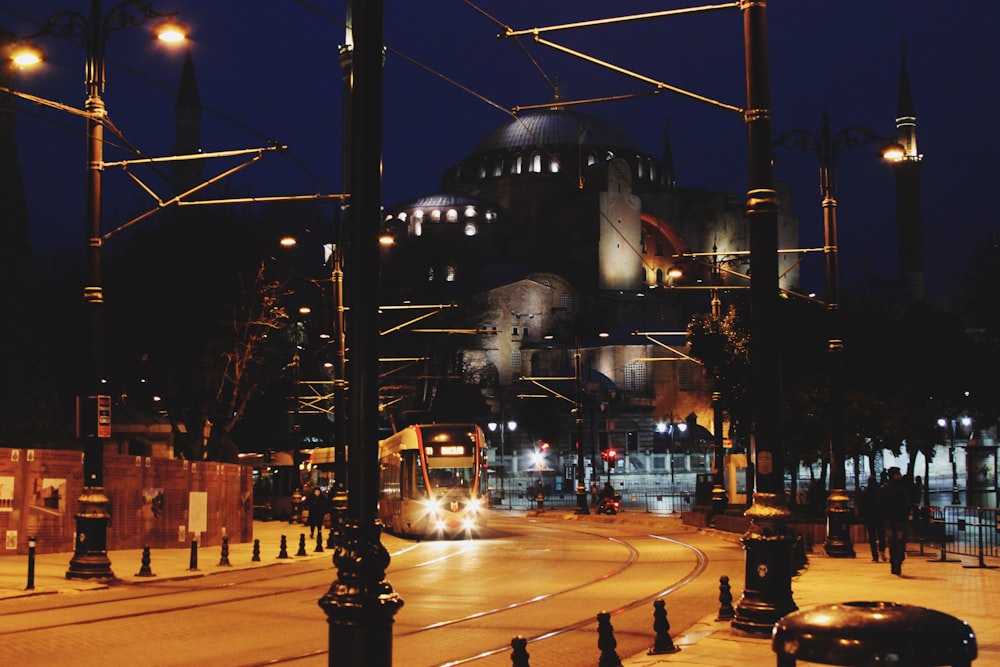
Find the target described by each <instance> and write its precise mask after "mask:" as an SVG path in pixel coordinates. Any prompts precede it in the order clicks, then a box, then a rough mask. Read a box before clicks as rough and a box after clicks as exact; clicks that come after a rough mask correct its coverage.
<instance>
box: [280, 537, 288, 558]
mask: <svg viewBox="0 0 1000 667" xmlns="http://www.w3.org/2000/svg"><path fill="white" fill-rule="evenodd" d="M278 558H288V538H286V537H285V536H284V535H282V536H281V551H279V552H278Z"/></svg>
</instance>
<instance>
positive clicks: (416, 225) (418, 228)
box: [413, 216, 424, 236]
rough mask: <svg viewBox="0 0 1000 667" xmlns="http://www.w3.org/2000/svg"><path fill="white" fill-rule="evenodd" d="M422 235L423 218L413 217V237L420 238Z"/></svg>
mask: <svg viewBox="0 0 1000 667" xmlns="http://www.w3.org/2000/svg"><path fill="white" fill-rule="evenodd" d="M423 233H424V223H423V218H418V217H416V216H414V218H413V235H414V236H421V235H422V234H423Z"/></svg>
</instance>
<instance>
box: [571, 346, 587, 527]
mask: <svg viewBox="0 0 1000 667" xmlns="http://www.w3.org/2000/svg"><path fill="white" fill-rule="evenodd" d="M580 361H581V360H580V339H579V338H577V340H576V355H575V357H574V364H573V366H574V371H575V373H576V406H575V407H574V413H575V414H574V416H575V417H576V513H577V514H590V510H588V509H587V486H586V484H585V482H584V478H583V472H584V471H583V378H582V377H581V369H580Z"/></svg>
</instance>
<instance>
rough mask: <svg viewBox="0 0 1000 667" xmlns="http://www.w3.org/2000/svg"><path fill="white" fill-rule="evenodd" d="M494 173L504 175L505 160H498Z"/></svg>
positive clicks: (494, 166)
mask: <svg viewBox="0 0 1000 667" xmlns="http://www.w3.org/2000/svg"><path fill="white" fill-rule="evenodd" d="M493 175H494V176H503V160H497V161H496V163H495V164H494V165H493Z"/></svg>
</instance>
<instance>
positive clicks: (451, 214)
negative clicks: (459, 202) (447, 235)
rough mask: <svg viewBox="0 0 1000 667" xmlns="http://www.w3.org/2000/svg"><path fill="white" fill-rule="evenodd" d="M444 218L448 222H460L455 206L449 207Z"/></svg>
mask: <svg viewBox="0 0 1000 667" xmlns="http://www.w3.org/2000/svg"><path fill="white" fill-rule="evenodd" d="M444 219H445V220H447V221H448V222H458V211H456V210H455V209H453V208H449V209H448V211H447V212H446V213H445V214H444Z"/></svg>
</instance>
